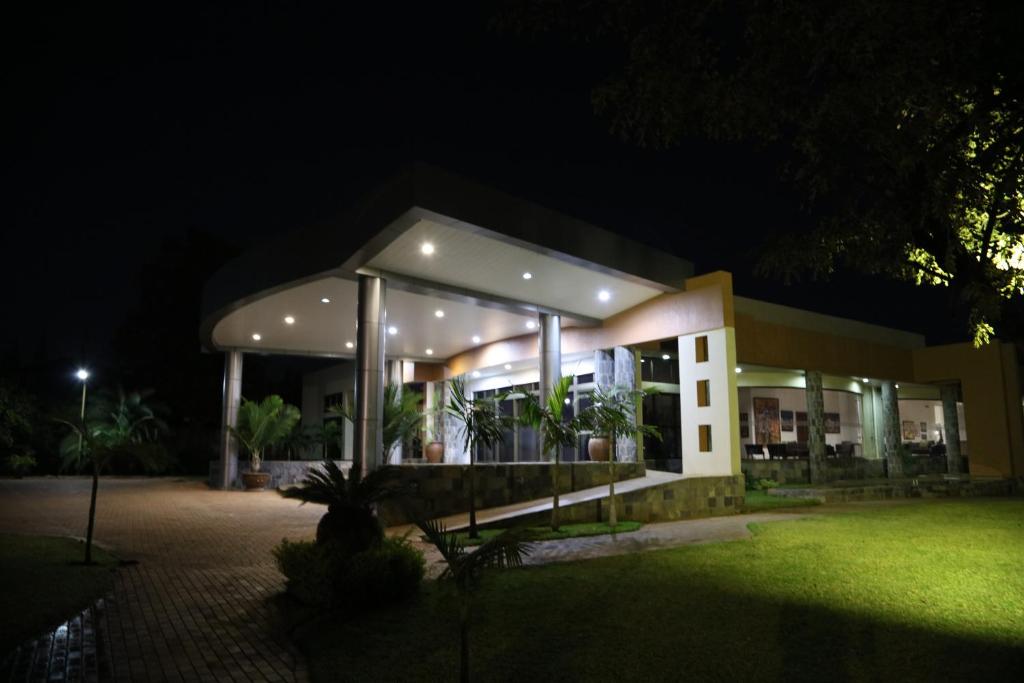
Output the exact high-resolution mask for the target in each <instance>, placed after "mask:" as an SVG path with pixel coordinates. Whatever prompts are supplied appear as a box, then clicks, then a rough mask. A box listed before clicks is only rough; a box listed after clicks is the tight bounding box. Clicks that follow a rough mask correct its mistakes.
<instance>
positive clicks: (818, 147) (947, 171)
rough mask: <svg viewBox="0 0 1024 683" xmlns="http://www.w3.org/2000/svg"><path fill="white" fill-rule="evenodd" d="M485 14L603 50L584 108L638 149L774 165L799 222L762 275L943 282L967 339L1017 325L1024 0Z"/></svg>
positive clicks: (776, 246)
mask: <svg viewBox="0 0 1024 683" xmlns="http://www.w3.org/2000/svg"><path fill="white" fill-rule="evenodd" d="M499 25H500V26H501V27H503V28H505V29H507V30H512V31H521V32H524V33H527V34H533V35H537V34H539V33H545V32H554V31H564V32H570V33H573V34H574V35H575V36H576V37H577V38H580V39H581V44H582V43H590V44H595V45H599V46H600V48H601V49H602V50H606V52H607V53H611V54H614V55H617V58H615V59H613V66H612V68H611V69H610V71H609V73H608V75H607V78H606V79H605V80H604V82H603V83H602V84H601V85H600V86H598V87H597V88H596V89H595V90H594V91H593V103H594V106H595V109H596V110H597V112H598V114H599V115H600V116H602V117H605V118H606V120H607V121H608V123H609V125H610V126H611V128H612V129H613V130H614V131H615V132H617V133H619V134H621V135H622V136H624V137H625V138H627V139H629V140H631V141H634V142H635V143H637V144H639V145H642V146H647V147H652V148H664V147H670V146H673V145H676V144H677V143H680V142H682V141H684V140H686V139H691V138H700V139H706V140H707V139H709V140H715V141H721V142H725V143H731V142H745V141H753V142H756V143H759V144H760V145H762V146H763V147H762V148H763V149H764V151H765V152H766V153H767V154H770V155H771V156H775V157H778V158H780V159H784V160H785V161H784V162H783V163H782V168H781V169H780V171H781V172H782V173H784V174H785V176H786V177H787V178H788V180H790V181H791V182H792V183H793V185H794V187H795V188H797V189H798V190H799V191H800V194H801V196H802V197H803V198H804V203H805V205H804V209H805V210H806V216H807V220H806V224H805V225H803V226H766V231H771V230H772V229H774V232H775V234H774V235H771V236H770V237H769V238H768V239H766V241H765V244H764V245H763V247H764V250H765V251H764V256H763V258H762V260H761V264H760V267H761V269H762V271H763V272H765V273H769V274H774V275H778V276H781V277H783V278H786V279H792V278H795V277H798V276H801V275H810V276H812V277H828V276H829V274H831V273H832V272H834V271H835V270H836V269H837V267H839V266H842V265H848V266H852V267H854V268H857V269H859V270H861V271H864V272H867V273H881V274H886V275H889V276H892V277H896V278H899V279H904V280H910V281H913V282H916V283H917V284H927V285H935V286H944V287H949V291H950V293H951V297H952V299H953V302H954V305H955V306H956V307H957V309H958V312H960V313H961V314H962V315H963V317H964V318H965V319H967V321H968V330H967V332H969V334H970V336H971V337H972V338H973V339H974V340H975V342H976V343H984V342H985V341H986V340H987V339H989V337H990V336H991V335H992V334H993V332H995V331H997V330H998V331H999V332H1000V333H1005V334H1009V335H1014V336H1020V335H1021V331H1022V330H1020V329H1017V327H1018V326H1019V325H1020V324H1021V323H1020V320H1021V319H1022V318H1024V316H1021V315H1020V311H1021V299H1022V298H1024V237H1022V233H1024V50H1021V49H1020V35H1021V27H1022V26H1024V4H1022V3H1018V2H997V1H986V0H966V1H964V0H938V1H935V2H890V1H889V0H849V1H846V2H840V3H833V2H819V1H818V0H786V1H782V0H723V1H722V2H708V1H707V0H680V1H679V2H672V3H664V2H649V1H646V0H597V1H593V0H588V1H586V2H581V1H576V0H564V1H558V0H554V1H544V0H522V1H518V0H513V1H512V2H511V3H510V4H509V6H508V8H507V9H506V11H505V12H504V13H503V14H502V15H500V17H499ZM737 200H738V201H742V197H737ZM722 225H723V226H725V227H727V226H728V225H729V210H728V207H722Z"/></svg>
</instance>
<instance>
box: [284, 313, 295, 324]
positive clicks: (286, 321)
mask: <svg viewBox="0 0 1024 683" xmlns="http://www.w3.org/2000/svg"><path fill="white" fill-rule="evenodd" d="M284 324H285V325H294V324H295V318H294V316H290V315H286V316H285V317H284Z"/></svg>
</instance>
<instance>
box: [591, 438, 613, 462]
mask: <svg viewBox="0 0 1024 683" xmlns="http://www.w3.org/2000/svg"><path fill="white" fill-rule="evenodd" d="M609 450H610V444H609V443H608V439H607V437H603V436H592V437H590V439H589V440H588V441H587V454H588V455H590V459H591V460H594V461H596V462H608V453H609Z"/></svg>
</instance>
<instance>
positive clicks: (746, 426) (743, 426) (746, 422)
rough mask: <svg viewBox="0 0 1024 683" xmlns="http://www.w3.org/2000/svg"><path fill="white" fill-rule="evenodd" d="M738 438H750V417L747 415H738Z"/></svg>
mask: <svg viewBox="0 0 1024 683" xmlns="http://www.w3.org/2000/svg"><path fill="white" fill-rule="evenodd" d="M740 438H741V439H749V438H750V416H749V415H748V414H747V413H740Z"/></svg>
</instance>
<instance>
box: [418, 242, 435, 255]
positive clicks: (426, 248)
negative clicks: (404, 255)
mask: <svg viewBox="0 0 1024 683" xmlns="http://www.w3.org/2000/svg"><path fill="white" fill-rule="evenodd" d="M420 253H421V254H423V255H424V256H430V255H431V254H433V253H434V245H433V244H431V243H430V242H424V243H423V244H421V245H420Z"/></svg>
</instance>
